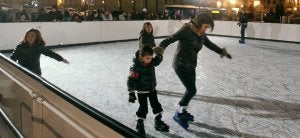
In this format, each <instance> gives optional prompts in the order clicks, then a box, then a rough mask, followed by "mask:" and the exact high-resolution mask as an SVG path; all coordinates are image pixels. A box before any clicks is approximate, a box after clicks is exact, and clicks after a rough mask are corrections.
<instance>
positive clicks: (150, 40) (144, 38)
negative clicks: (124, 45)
mask: <svg viewBox="0 0 300 138" xmlns="http://www.w3.org/2000/svg"><path fill="white" fill-rule="evenodd" d="M144 45H148V46H150V47H155V45H156V44H155V40H154V36H153V27H152V24H151V23H150V22H146V23H144V25H143V28H142V30H141V32H140V36H139V49H141V48H143V46H144Z"/></svg>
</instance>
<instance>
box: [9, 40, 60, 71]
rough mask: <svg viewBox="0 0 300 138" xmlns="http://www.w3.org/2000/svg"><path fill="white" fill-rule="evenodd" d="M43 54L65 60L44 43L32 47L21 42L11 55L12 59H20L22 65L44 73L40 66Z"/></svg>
mask: <svg viewBox="0 0 300 138" xmlns="http://www.w3.org/2000/svg"><path fill="white" fill-rule="evenodd" d="M41 54H44V55H46V56H49V57H51V58H54V59H56V60H58V61H63V60H64V59H63V57H61V56H60V55H58V54H56V53H55V52H53V51H51V50H49V49H47V48H46V47H45V46H43V45H34V46H33V47H30V46H29V45H28V44H26V43H21V44H19V45H18V46H17V48H16V49H15V50H14V51H13V53H12V55H11V59H12V60H14V61H18V63H19V64H20V65H22V66H23V67H26V68H27V69H29V70H31V71H32V72H35V73H37V74H39V75H41V74H42V72H41V67H40V57H41Z"/></svg>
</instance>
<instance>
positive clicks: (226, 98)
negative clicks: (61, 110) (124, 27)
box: [41, 36, 300, 138]
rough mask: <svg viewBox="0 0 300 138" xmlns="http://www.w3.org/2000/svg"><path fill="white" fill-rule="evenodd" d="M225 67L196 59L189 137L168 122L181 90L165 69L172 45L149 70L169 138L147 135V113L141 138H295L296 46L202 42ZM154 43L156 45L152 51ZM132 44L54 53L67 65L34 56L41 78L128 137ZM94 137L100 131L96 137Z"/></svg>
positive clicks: (299, 69)
mask: <svg viewBox="0 0 300 138" xmlns="http://www.w3.org/2000/svg"><path fill="white" fill-rule="evenodd" d="M209 38H210V40H211V41H213V42H214V43H216V44H217V45H218V46H220V47H226V48H227V50H228V51H229V53H230V54H231V55H232V56H233V59H232V60H229V59H227V58H223V59H221V58H220V56H219V55H218V54H216V53H215V52H213V51H210V50H209V49H207V48H206V47H203V49H202V50H201V51H200V52H199V54H198V66H197V69H196V73H197V77H196V79H197V80H196V83H197V94H196V96H195V97H194V98H193V99H192V101H191V103H190V105H189V109H188V110H189V112H191V113H192V114H193V115H194V116H195V121H194V122H192V123H190V128H189V130H187V131H186V130H184V129H182V128H181V127H180V126H179V125H177V124H176V123H175V122H174V121H173V119H172V117H173V114H174V112H175V108H176V104H177V103H178V101H179V100H180V98H181V96H182V94H183V92H184V87H183V85H182V84H181V82H180V81H179V79H178V78H177V76H176V75H175V72H174V70H173V68H172V59H173V55H174V52H175V49H176V45H177V42H175V43H174V44H172V45H170V46H169V47H168V48H167V49H166V51H165V54H164V61H163V62H162V63H161V65H160V66H158V67H157V68H156V77H157V82H158V86H157V90H158V91H159V95H158V98H159V101H160V102H161V104H162V106H163V108H164V110H165V111H164V113H163V120H165V122H166V123H167V124H169V125H170V132H168V133H161V132H158V131H155V129H154V119H153V118H154V115H153V114H152V110H151V107H150V106H149V113H148V115H147V119H146V121H145V130H146V133H147V134H148V135H147V136H148V137H158V138H161V137H170V138H183V137H184V138H195V137H210V138H211V137H212V138H223V137H225V138H231V137H244V138H256V137H270V138H299V137H300V45H299V44H293V43H283V42H270V41H260V40H246V44H245V45H242V44H239V43H238V38H230V37H217V36H209ZM161 40H162V39H156V44H159V42H160V41H161ZM137 49H138V41H130V42H118V43H108V44H98V45H90V46H76V47H69V48H58V49H54V51H56V52H57V53H59V54H61V55H62V56H63V57H64V58H66V59H68V60H69V61H70V64H69V65H66V64H63V63H60V62H57V61H55V60H53V59H51V58H48V57H45V56H42V58H41V66H42V76H43V77H44V78H46V79H47V80H49V81H50V82H52V83H53V84H55V85H56V86H58V87H60V88H61V89H63V90H65V91H66V92H68V93H70V94H72V95H73V96H75V97H77V98H78V99H80V100H82V101H84V102H86V103H87V104H89V105H91V106H92V107H94V108H96V109H98V110H99V111H101V112H103V113H105V114H107V115H108V116H110V117H112V118H114V119H115V120H118V121H120V122H121V123H123V124H125V125H127V126H128V127H130V128H132V129H135V123H136V122H135V119H136V117H135V112H136V111H137V108H138V103H137V102H136V103H134V104H132V103H128V92H127V84H126V81H127V76H128V74H129V71H128V70H129V67H130V65H131V64H132V57H133V53H134V52H135V51H136V50H137ZM99 131H100V130H99Z"/></svg>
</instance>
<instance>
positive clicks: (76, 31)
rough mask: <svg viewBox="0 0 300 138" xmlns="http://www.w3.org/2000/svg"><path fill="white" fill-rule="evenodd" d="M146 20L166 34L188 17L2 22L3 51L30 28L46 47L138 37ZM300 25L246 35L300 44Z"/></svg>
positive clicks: (218, 31) (235, 32)
mask: <svg viewBox="0 0 300 138" xmlns="http://www.w3.org/2000/svg"><path fill="white" fill-rule="evenodd" d="M145 22H151V23H152V25H153V30H154V36H155V37H164V36H169V35H171V34H173V33H175V32H176V31H177V30H178V29H180V28H181V26H182V25H183V24H184V23H187V22H189V21H188V20H180V21H178V20H148V21H147V20H145V21H94V22H93V21H92V22H81V23H77V22H23V23H1V24H0V30H1V31H2V32H9V33H2V34H0V42H1V44H0V50H12V49H14V48H15V47H16V45H17V44H18V43H19V42H20V41H21V40H22V39H23V37H24V35H25V32H26V31H27V30H29V29H30V28H37V29H39V30H40V31H41V33H42V36H43V38H44V40H45V41H46V43H47V46H55V47H59V46H72V45H78V44H81V45H85V44H96V43H103V42H117V41H128V40H137V39H138V37H139V33H140V31H141V28H142V26H143V24H144V23H145ZM298 30H300V25H296V24H278V23H258V22H249V23H248V27H247V29H246V32H245V33H246V38H251V39H260V40H271V41H273V40H275V41H283V42H293V43H299V40H300V33H298ZM207 33H208V34H210V35H219V36H230V37H240V27H238V25H237V22H235V21H215V29H214V31H213V32H209V31H207Z"/></svg>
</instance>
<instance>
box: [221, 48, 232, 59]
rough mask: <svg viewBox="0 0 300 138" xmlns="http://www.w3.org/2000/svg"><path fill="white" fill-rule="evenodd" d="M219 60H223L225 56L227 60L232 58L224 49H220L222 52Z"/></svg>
mask: <svg viewBox="0 0 300 138" xmlns="http://www.w3.org/2000/svg"><path fill="white" fill-rule="evenodd" d="M220 56H221V58H223V57H224V56H226V57H227V58H229V59H232V56H231V55H230V54H229V53H228V52H227V50H226V48H225V47H224V48H222V52H221V54H220Z"/></svg>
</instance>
